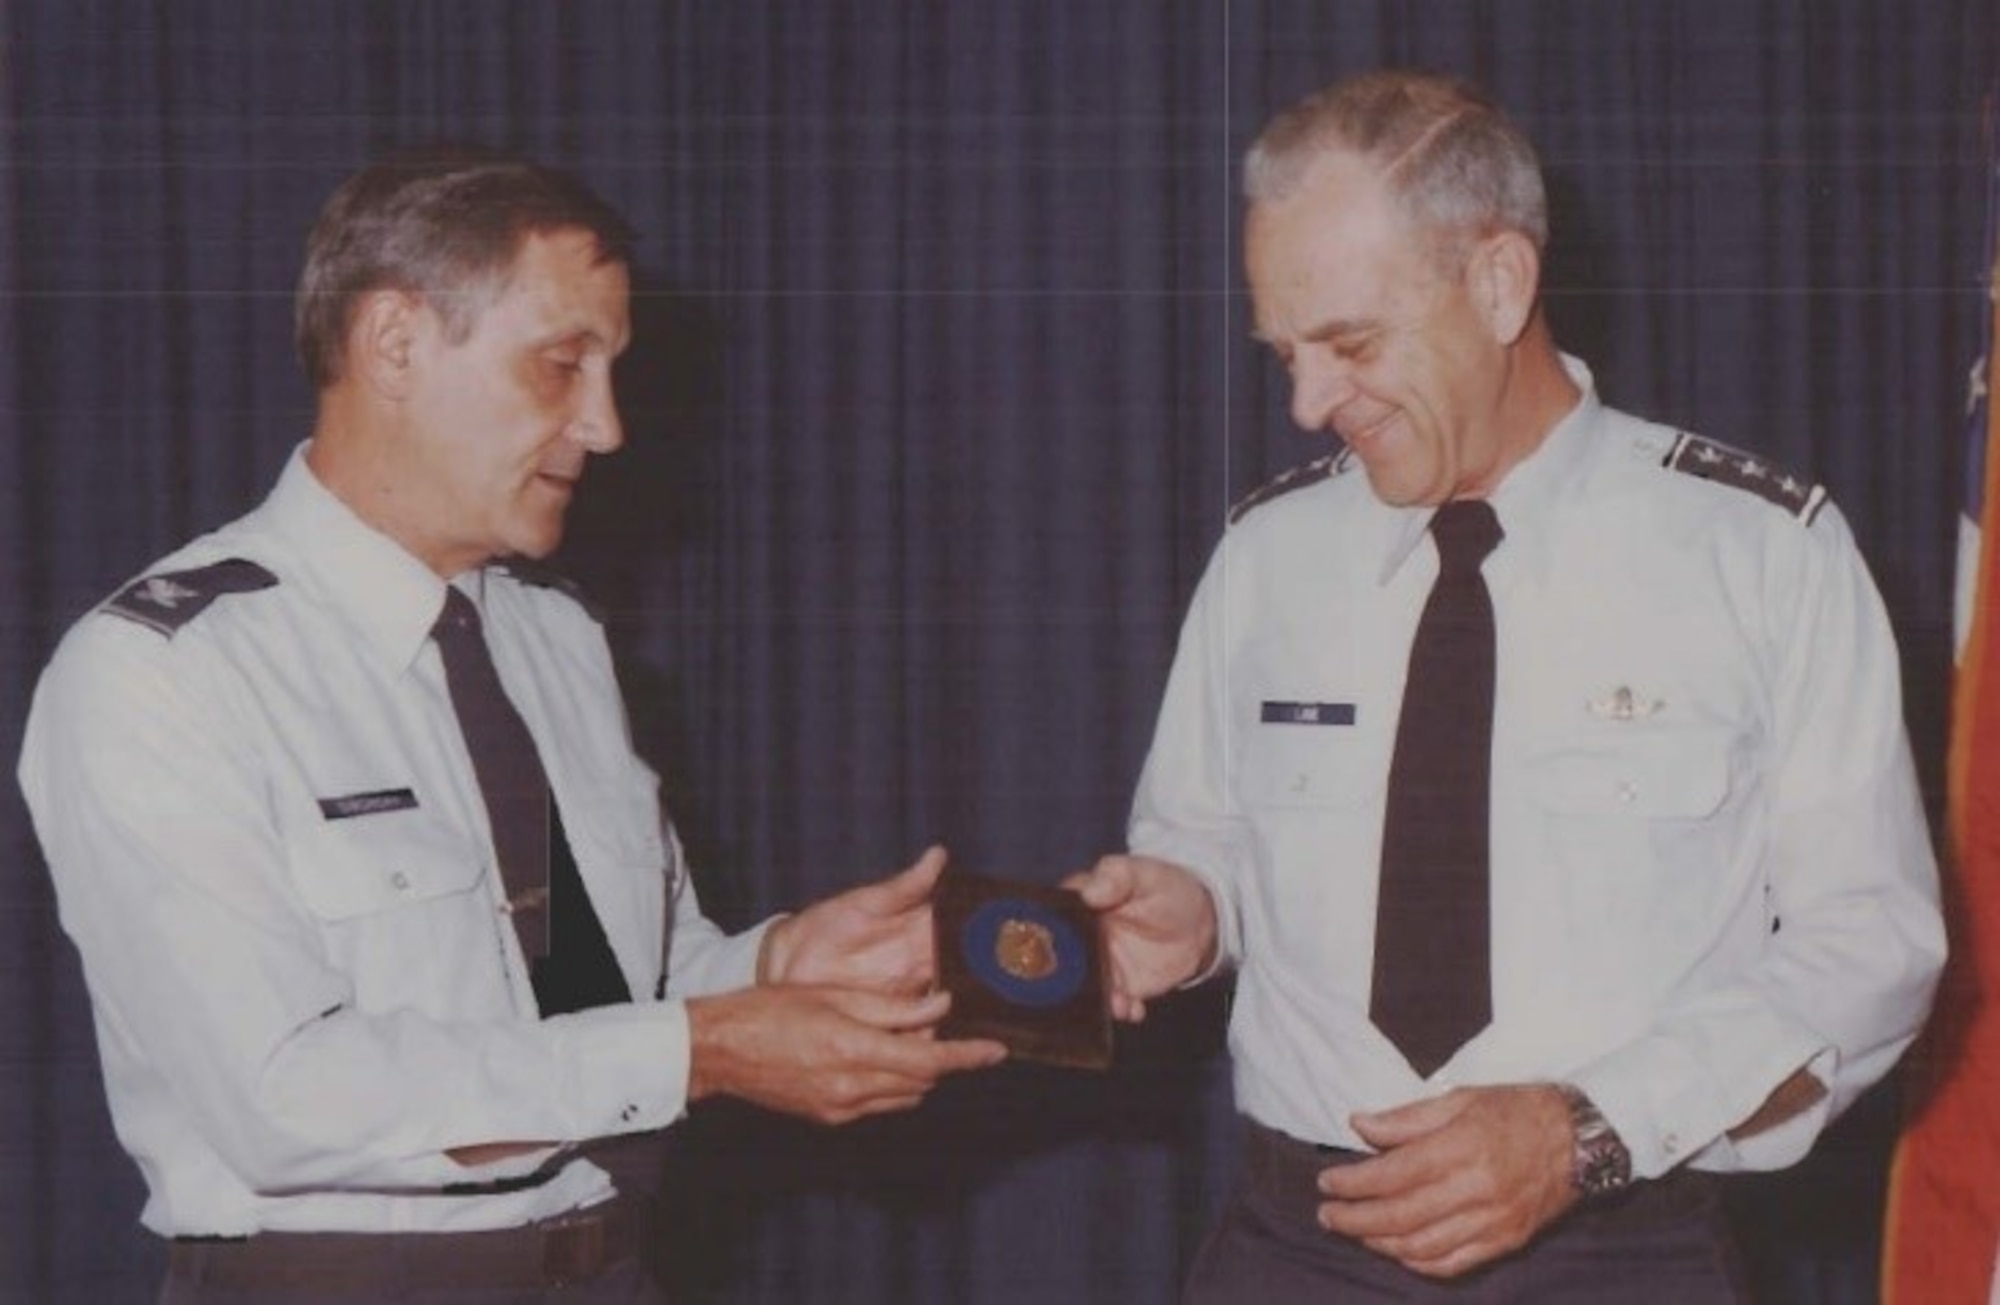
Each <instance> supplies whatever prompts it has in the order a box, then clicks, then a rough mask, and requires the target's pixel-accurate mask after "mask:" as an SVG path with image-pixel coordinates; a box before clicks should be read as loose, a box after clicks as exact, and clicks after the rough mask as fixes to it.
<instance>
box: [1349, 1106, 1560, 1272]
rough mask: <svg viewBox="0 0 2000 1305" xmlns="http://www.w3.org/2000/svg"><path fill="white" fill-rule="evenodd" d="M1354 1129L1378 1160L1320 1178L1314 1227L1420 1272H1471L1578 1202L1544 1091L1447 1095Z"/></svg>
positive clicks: (1554, 1110)
mask: <svg viewBox="0 0 2000 1305" xmlns="http://www.w3.org/2000/svg"><path fill="white" fill-rule="evenodd" d="M1352 1122H1353V1125H1354V1128H1355V1131H1356V1132H1358V1133H1359V1134H1360V1135H1361V1137H1362V1139H1363V1140H1364V1141H1366V1142H1367V1143H1368V1144H1369V1145H1370V1146H1372V1147H1375V1148H1377V1149H1378V1150H1379V1151H1380V1154H1379V1155H1375V1156H1372V1157H1370V1158H1369V1159H1366V1160H1361V1161H1357V1162H1355V1163H1353V1164H1347V1165H1340V1166H1336V1167H1334V1168H1331V1169H1327V1170H1325V1171H1323V1172H1322V1173H1321V1174H1320V1177H1319V1190H1320V1192H1321V1193H1322V1194H1323V1195H1324V1196H1325V1197H1326V1198H1327V1199H1326V1201H1325V1203H1324V1204H1322V1205H1321V1206H1320V1207H1319V1221H1320V1224H1321V1225H1322V1226H1323V1227H1325V1228H1327V1229H1328V1230H1330V1231H1332V1232H1336V1233H1340V1234H1342V1235H1343V1236H1347V1237H1351V1238H1353V1239H1355V1240H1356V1241H1358V1242H1360V1243H1362V1244H1363V1245H1364V1246H1367V1247H1368V1248H1369V1249H1371V1250H1374V1251H1376V1252H1378V1253H1380V1254H1382V1255H1386V1256H1388V1257H1389V1258H1390V1259H1393V1260H1396V1261H1398V1262H1400V1263H1401V1264H1402V1265H1403V1266H1404V1267H1406V1268H1409V1269H1412V1270H1414V1271H1416V1272H1418V1273H1421V1274H1425V1275H1427V1276H1430V1277H1435V1278H1450V1277H1456V1276H1458V1275H1460V1274H1463V1273H1466V1272H1469V1271H1470V1270H1472V1269H1476V1268H1478V1267H1479V1266H1480V1265H1483V1264H1486V1263H1488V1262H1490V1261H1492V1260H1494V1259H1497V1258H1499V1257H1500V1256H1502V1255H1505V1254H1507V1253H1508V1252H1509V1251H1512V1250H1514V1249H1516V1248H1517V1247H1520V1246H1523V1245H1525V1244H1526V1243H1527V1242H1528V1240H1529V1239H1530V1238H1532V1237H1533V1236H1534V1235H1535V1234H1536V1233H1537V1232H1539V1231H1540V1230H1541V1229H1542V1228H1543V1227H1545V1226H1547V1225H1548V1224H1549V1223H1551V1222H1553V1221H1554V1220H1555V1219H1556V1218H1558V1217H1560V1216H1561V1215H1562V1214H1563V1213H1564V1212H1565V1211H1566V1210H1568V1209H1569V1208H1570V1207H1571V1206H1572V1205H1574V1204H1575V1203H1576V1201H1577V1194H1576V1190H1575V1188H1574V1187H1573V1186H1572V1184H1571V1180H1570V1149H1571V1133H1570V1122H1569V1105H1568V1103H1567V1102H1566V1101H1564V1099H1563V1097H1562V1094H1561V1093H1560V1092H1559V1091H1558V1090H1557V1089H1556V1088H1554V1087H1553V1086H1550V1085H1547V1084H1531V1085H1522V1086H1506V1087H1478V1088H1455V1089H1453V1090H1451V1091H1449V1092H1446V1093H1445V1094H1444V1095H1442V1096H1437V1097H1431V1098H1428V1099H1426V1100H1423V1101H1416V1102H1412V1103H1411V1104H1409V1105H1407V1106H1402V1107H1399V1108H1398V1109H1395V1110H1385V1111H1381V1112H1379V1113H1375V1114H1366V1113H1364V1114H1358V1115H1355V1116H1354V1117H1353V1120H1352Z"/></svg>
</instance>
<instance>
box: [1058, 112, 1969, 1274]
mask: <svg viewBox="0 0 2000 1305" xmlns="http://www.w3.org/2000/svg"><path fill="white" fill-rule="evenodd" d="M1245 180H1246V190H1247V192H1248V197H1249V216H1248V220H1247V223H1246V225H1245V242H1246V262H1247V267H1248V273H1249V282H1250V289H1251V295H1252V299H1253V303H1254V308H1255V314H1256V331H1257V334H1258V336H1259V337H1260V338H1261V339H1262V340H1263V341H1264V342H1265V343H1266V344H1268V345H1269V346H1270V348H1271V349H1272V350H1273V351H1274V352H1275V353H1276V354H1277V356H1278V358H1279V359H1280V360H1281V361H1282V362H1283V363H1284V364H1285V366H1286V368H1287V369H1288V370H1289V372H1290V374H1291V379H1292V415H1293V417H1294V418H1295V419H1296V421H1297V422H1298V424H1299V425H1301V426H1302V427H1305V428H1306V429H1308V430H1319V431H1326V432H1328V433H1329V434H1331V435H1334V436H1336V437H1337V438H1338V439H1339V440H1340V441H1341V442H1342V444H1343V446H1344V447H1343V448H1342V449H1341V450H1340V451H1339V452H1337V453H1335V454H1333V455H1331V456H1329V457H1327V458H1326V459H1324V460H1322V461H1321V462H1319V463H1317V464H1315V465H1314V466H1313V467H1312V468H1311V469H1310V470H1308V471H1307V472H1305V473H1304V474H1299V475H1295V476H1292V477H1289V478H1287V479H1285V480H1284V481H1283V482H1281V483H1279V484H1276V485H1273V486H1272V487H1270V488H1269V489H1268V490H1267V491H1266V492H1264V493H1262V494H1259V495H1257V496H1255V498H1254V501H1252V502H1250V503H1248V504H1246V505H1245V507H1244V510H1243V511H1242V512H1241V513H1239V515H1238V518H1237V519H1236V521H1235V523H1234V524H1233V526H1232V527H1231V529H1230V530H1229V532H1228V533H1227V535H1226V536H1225V538H1224V539H1223V541H1222V544H1221V546H1220V547H1219V549H1218V551H1217V553H1216V556H1215V558H1214V560H1213V562H1212V563H1211V565H1210V567H1209V570H1208V573H1207V575H1206V577H1205V578H1204V580H1203V581H1202V584H1201V586H1200V589H1199V591H1198V592H1197V594H1196V596H1195V598H1194V603H1193V608H1192V611H1191V613H1190V615H1189V617H1188V619H1187V624H1186V627H1185V630H1184V632H1183V635H1182V639H1181V646H1180V651H1179V655H1178V658H1177V660H1176V663H1175V666H1174V669H1173V672H1172V676H1171V678H1170V680H1169V683H1168V686H1167V690H1166V698H1165V703H1164V706H1163V707H1162V710H1161V714H1160V721H1159V727H1158V733H1157V735H1156V737H1155V739H1154V743H1153V748H1152V752H1151V754H1150V756H1149V758H1148V760H1147V763H1146V766H1145V770H1144V773H1143V775H1142V777H1141V779H1140V783H1139V789H1138V795H1137V798H1136V801H1135V804H1134V811H1133V816H1132V823H1131V830H1130V849H1131V850H1130V853H1129V854H1128V855H1120V856H1113V857H1108V858H1105V859H1104V860H1103V861H1101V862H1100V863H1099V864H1098V865H1097V866H1096V867H1095V868H1094V869H1093V870H1092V871H1091V872H1090V873H1088V874H1086V875H1084V876H1081V877H1080V878H1079V881H1078V882H1079V886H1080V887H1081V888H1082V889H1083V891H1084V892H1085V894H1086V896H1087V898H1088V899H1089V900H1090V901H1091V902H1092V904H1093V905H1095V906H1096V907H1097V908H1098V909H1099V910H1101V911H1102V912H1104V919H1105V922H1106V926H1107V930H1108V933H1109V936H1110V939H1111V950H1112V958H1113V965H1114V968H1115V970H1116V977H1117V981H1118V989H1119V990H1118V993H1117V996H1116V1002H1117V1005H1118V1009H1119V1012H1120V1014H1121V1015H1123V1016H1124V1017H1125V1018H1128V1019H1133V1018H1140V1017H1142V1016H1143V1014H1144V1009H1145V1003H1146V1001H1147V1000H1149V999H1151V998H1153V997H1155V996H1157V995H1159V994H1161V993H1164V992H1167V991H1169V990H1171V989H1173V988H1175V987H1177V986H1179V985H1182V984H1186V983H1190V982H1194V981H1198V980H1200V979H1202V978H1204V977H1206V976H1207V975H1209V974H1211V973H1213V972H1216V971H1220V970H1223V969H1226V968H1233V969H1234V970H1235V971H1236V975H1237V989H1236V1001H1235V1005H1234V1008H1233V1011H1232V1015H1231V1030H1230V1043H1231V1048H1232V1051H1233V1053H1234V1057H1235V1079H1236V1098H1237V1103H1238V1105H1239V1107H1240V1109H1241V1110H1242V1111H1243V1113H1244V1114H1245V1116H1246V1117H1247V1122H1246V1136H1247V1149H1246V1153H1245V1171H1244V1172H1245V1178H1244V1182H1243V1184H1242V1186H1241V1187H1240V1189H1239V1191H1238V1192H1237V1194H1236V1196H1235V1197H1234V1199H1233V1200H1232V1202H1231V1204H1230V1205H1229V1207H1228V1209H1227V1211H1226V1212H1225V1213H1224V1215H1223V1217H1222V1220H1221V1223H1220V1225H1219V1227H1218V1228H1217V1229H1216V1231H1215V1233H1214V1235H1213V1237H1212V1238H1211V1239H1210V1240H1209V1242H1208V1243H1207V1245H1206V1246H1205V1248H1204V1249H1203V1251H1202V1253H1201V1255H1200V1257H1199V1259H1198V1260H1197V1263H1196V1264H1195V1266H1194V1269H1193V1273H1192V1278H1191V1282H1190V1285H1189V1296H1190V1299H1192V1300H1195V1301H1273V1300H1283V1301H1291V1302H1302V1301H1319V1300H1325V1301H1342V1302H1346V1301H1356V1300H1398V1301H1400V1300H1433V1299H1435V1300H1441V1301H1444V1300H1449V1301H1461V1300H1463V1301H1532V1302H1536V1303H1537V1305H1542V1303H1545V1302H1558V1301H1574V1302H1602V1301H1609V1300H1617V1301H1620V1302H1660V1303H1661V1305H1667V1303H1669V1302H1671V1303H1676V1305H1678V1303H1682V1302H1687V1301H1722V1300H1734V1299H1742V1298H1743V1291H1744V1288H1743V1284H1742V1282H1741V1280H1740V1277H1739V1275H1738V1273H1737V1272H1736V1270H1735V1268H1734V1266H1733V1264H1732V1260H1731V1255H1730V1248H1729V1246H1728V1243H1727V1238H1726V1236H1725V1235H1724V1231H1723V1228H1722V1225H1721V1220H1720V1217H1719V1213H1718V1209H1717V1200H1716V1192H1715V1189H1714V1184H1713V1181H1712V1179H1711V1178H1710V1175H1711V1174H1714V1173H1718V1172H1728V1171H1731V1170H1741V1169H1769V1168H1774V1167H1777V1166H1782V1165H1787V1164H1790V1163H1792V1162H1793V1161H1796V1160H1797V1159H1798V1158H1799V1157H1800V1156H1802V1155H1803V1154H1805V1152H1806V1150H1807V1149H1808V1148H1809V1147H1810V1146H1811V1145H1812V1142H1813V1139H1814V1138H1815V1137H1816V1136H1817V1135H1818V1133H1819V1132H1820V1130H1821V1129H1822V1128H1823V1127H1824V1126H1825V1125H1826V1123H1827V1122H1828V1121H1829V1120H1830V1119H1832V1118H1833V1117H1834V1116H1835V1115H1836V1114H1837V1113H1838V1112H1839V1111H1840V1110H1841V1109H1842V1108H1844V1107H1845V1106H1846V1105H1848V1103H1850V1102H1851V1101H1853V1100H1854V1098H1855V1096H1856V1095H1857V1094H1858V1093H1859V1092H1861V1091H1862V1089H1864V1088H1865V1087H1867V1086H1868V1085H1869V1084H1870V1083H1872V1082H1874V1081H1875V1080H1876V1079H1877V1078H1878V1077H1879V1076H1881V1075H1882V1074H1883V1073H1884V1072H1885V1071H1886V1070H1887V1069H1888V1068H1889V1067H1890V1065H1891V1064H1892V1063H1893V1062H1894V1061H1895V1059H1896V1057H1897V1055H1898V1054H1899V1053H1900V1052H1901V1051H1902V1049H1903V1048H1904V1046H1905V1045H1906V1044H1907V1043H1908V1041H1909V1040H1910V1038H1911V1037H1912V1035H1913V1034H1914V1033H1915V1031H1916V1029H1917V1027H1918V1025H1919V1024H1920V1023H1921V1022H1922V1020H1923V1017H1924V1015H1925V1012H1926V1009H1927V1006H1928V1003H1929V1000H1930V995H1931V991H1932V986H1933V984H1934V982H1935V977H1936V973H1937V969H1938V966H1939V963H1940V959H1941V957H1942V954H1943V950H1944V941H1943V932H1942V929H1941V927H1940V921H1939V915H1938V909H1937V888H1936V869H1935V866H1934V863H1933V859H1932V853H1931V848H1930V842H1929V839H1928V836H1927V833H1926V830H1925V824H1924V817H1923V813H1922V808H1921V804H1920V802H1919V797H1918V792H1917V788H1916V784H1915V780H1914V776H1913V768H1912V765H1911V760H1910V755H1909V748H1908V743H1907V740H1906V736H1905V731H1904V725H1903V719H1902V709H1901V702H1900V697H1899V682H1898V673H1897V658H1896V649H1895V645H1894V643H1893V640H1892V637H1891V634H1890V630H1889V626H1888V623H1887V621H1886V620H1885V619H1884V614H1883V610H1882V605H1881V602H1880V599H1879V597H1878V595H1877V593H1876V591H1875V588H1874V586H1873V584H1872V583H1871V581H1870V579H1869V576H1868V573H1867V570H1866V568H1865V566H1864V565H1863V563H1862V560H1861V558H1860V557H1859V556H1858V554H1857V553H1856V550H1855V545H1854V541H1853V538H1852V537H1851V535H1850V534H1849V532H1848V529H1847V526H1846V524H1845V523H1844V522H1843V521H1842V520H1841V518H1840V515H1839V513H1838V512H1837V511H1836V510H1835V509H1834V508H1833V507H1832V506H1831V505H1830V504H1828V503H1827V502H1826V500H1825V496H1824V495H1823V494H1822V493H1821V492H1820V491H1819V490H1818V489H1816V488H1813V487H1812V486H1810V485H1808V484H1807V483H1805V482H1803V481H1802V480H1800V479H1798V478H1796V477H1793V476H1790V475H1788V474H1786V473H1785V472H1783V471H1781V470H1780V469H1777V468H1775V467H1772V466H1770V465H1768V464H1767V463H1765V462H1763V461H1762V460H1761V459H1758V458H1755V457H1751V456H1749V455H1747V454H1744V453H1741V452H1737V451H1735V450H1732V449H1729V448H1726V447H1724V446H1722V445H1719V444H1716V443H1712V442H1710V441H1707V440H1703V439H1700V438H1697V437H1695V436H1691V435H1687V434H1683V433H1679V432H1676V431H1673V430H1671V429H1668V428H1665V427H1661V426H1656V425H1652V424H1649V423H1647V422H1644V421H1641V420H1638V419H1636V418H1634V417H1630V416H1627V415H1625V414H1623V413H1620V412H1616V411H1614V410H1613V409H1611V408H1609V407H1607V406H1605V405H1604V404H1603V403H1602V402H1600V400H1599V399H1598V397H1597V395H1596V392H1595V390H1594V389H1593V386H1592V383H1591V377H1590V373H1589V371H1588V370H1587V369H1586V368H1585V367H1584V365H1583V364H1582V363H1581V362H1580V361H1578V360H1577V359H1575V358H1571V357H1568V356H1566V355H1563V354H1561V353H1559V352H1558V350H1557V348H1556V345H1555V343H1554V342H1553V340H1552V338H1551V335H1550V332H1549V329H1548V325H1547V322H1546V319H1545V317H1544V315H1543V311H1542V307H1541V304H1540V302H1539V278H1540V271H1541V258H1542V251H1543V245H1544V241H1545V239H1546V232H1547V217H1546V211H1545V206H1544V198H1543V187H1542V178H1541V173H1540V168H1539V164H1538V162H1537V160H1536V158H1535V154H1534V151H1533V149H1532V147H1531V146H1530V145H1529V143H1528V142H1527V140H1526V139H1525V138H1524V137H1523V136H1522V134H1521V133H1520V132H1519V131H1518V130H1517V129H1516V128H1515V127H1514V126H1513V125H1512V124H1511V123H1510V122H1508V120H1507V119H1506V118H1505V117H1504V116H1503V115H1502V114H1501V113H1500V112H1499V110H1498V109H1497V108H1495V107H1494V106H1493V105H1492V104H1491V103H1490V102H1489V101H1487V100H1486V99H1485V98H1484V97H1483V96H1482V95H1480V94H1479V93H1478V92H1476V91H1474V90H1472V89H1471V88H1469V87H1466V86H1464V85H1462V84H1459V83H1456V82H1453V81H1450V80H1447V79H1442V78H1437V77H1430V76H1422V75H1414V74H1404V73H1380V74H1372V75H1368V76H1364V77H1361V78H1358V79H1355V80H1353V81H1350V82H1347V83H1344V84H1342V85H1339V86H1336V87H1334V88H1332V89H1330V90H1328V91H1325V92H1323V93H1321V94H1319V95H1316V96H1313V97H1311V98H1309V99H1308V100H1306V101H1304V102H1303V103H1301V104H1300V105H1298V106H1297V107H1295V108H1293V109H1291V110H1290V111H1288V112H1286V113H1284V114H1282V115H1280V116H1279V117H1278V118H1277V119H1275V120H1274V121H1273V122H1272V123H1271V124H1270V125H1269V126H1268V127H1267V128H1266V130H1265V131H1264V133H1263V135H1262V136H1261V137H1260V139H1259V140H1258V141H1257V143H1256V145H1255V146H1254V148H1253V149H1252V151H1251V153H1250V155H1249V158H1248V160H1247V164H1246V168H1245Z"/></svg>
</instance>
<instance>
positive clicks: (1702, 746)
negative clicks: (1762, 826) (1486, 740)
mask: <svg viewBox="0 0 2000 1305" xmlns="http://www.w3.org/2000/svg"><path fill="white" fill-rule="evenodd" d="M1729 758H1730V743H1729V738H1728V736H1727V734H1725V733H1724V732H1723V731H1721V730H1709V729H1666V730H1662V729H1644V730H1637V729H1631V728H1629V727H1619V728H1618V732H1617V733H1616V734H1613V733H1612V732H1611V730H1610V729H1609V728H1607V729H1606V730H1605V731H1604V732H1602V733H1594V734H1584V735H1579V736H1577V737H1574V738H1568V739H1563V740H1560V741H1558V742H1557V743H1555V744H1554V745H1552V746H1550V747H1547V748H1545V749H1544V750H1542V751H1541V752H1539V753H1537V754H1536V755H1534V756H1533V757H1531V758H1530V759H1529V762H1528V767H1527V772H1528V787H1529V792H1530V793H1531V794H1532V796H1533V798H1534V801H1535V803H1536V804H1537V805H1538V806H1539V807H1541V808H1542V809H1543V810H1544V811H1547V812H1549V813H1550V814H1552V815H1556V816H1561V817H1574V818H1578V819H1584V820H1590V819H1607V820H1610V819H1615V820H1622V821H1648V820H1700V819H1703V818H1705V817H1707V816H1711V815H1713V814H1714V813H1715V812H1716V811H1717V810H1719V809H1720V808H1721V806H1722V804H1723V802H1724V800H1725V799H1727V798H1728V796H1729V789H1730V764H1729Z"/></svg>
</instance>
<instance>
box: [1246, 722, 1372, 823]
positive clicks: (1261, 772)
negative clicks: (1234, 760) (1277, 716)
mask: <svg viewBox="0 0 2000 1305" xmlns="http://www.w3.org/2000/svg"><path fill="white" fill-rule="evenodd" d="M1249 728H1250V730H1251V731H1252V733H1251V735H1250V741H1249V743H1248V745H1247V746H1246V747H1245V749H1244V753H1243V770H1242V774H1241V776H1240V779H1239V783H1240V785H1241V792H1242V794H1243V801H1244V803H1245V804H1246V805H1248V806H1250V807H1254V808H1306V809H1313V808H1322V809H1323V808H1335V807H1350V806H1353V805H1355V804H1356V803H1359V802H1361V801H1363V800H1365V799H1367V798H1368V797H1370V796H1371V795H1372V794H1373V793H1374V792H1375V791H1376V790H1377V789H1378V788H1379V787H1380V786H1381V785H1382V783H1383V782H1384V778H1383V776H1384V771H1385V769H1386V761H1385V759H1384V757H1383V755H1382V751H1381V748H1380V747H1379V746H1378V745H1377V742H1376V740H1375V739H1374V737H1373V735H1372V734H1371V733H1370V732H1369V731H1367V730H1365V729H1364V728H1363V727H1361V726H1359V725H1293V724H1271V723H1259V724H1255V725H1252V726H1250V727H1249Z"/></svg>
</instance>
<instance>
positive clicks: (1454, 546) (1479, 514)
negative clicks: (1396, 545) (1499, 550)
mask: <svg viewBox="0 0 2000 1305" xmlns="http://www.w3.org/2000/svg"><path fill="white" fill-rule="evenodd" d="M1504 533H1505V532H1504V531H1502V530H1501V529H1500V519H1499V518H1498V517H1496V516H1494V515H1493V505H1492V504H1491V503H1488V502H1487V501H1486V500H1485V499H1483V498H1455V499H1453V500H1452V501H1451V502H1449V503H1447V504H1445V505H1444V506H1443V507H1441V508H1439V509H1438V510H1437V514H1436V515H1435V516H1433V517H1432V518H1431V538H1433V539H1435V540H1436V541H1437V548H1438V558H1439V561H1440V563H1441V564H1442V566H1443V569H1444V570H1446V571H1449V572H1452V573H1454V574H1460V573H1463V572H1466V571H1472V570H1477V569H1478V567H1479V564H1480V563H1481V562H1483V561H1485V560H1486V555H1487V554H1488V553H1490V552H1492V551H1493V550H1494V548H1495V547H1496V546H1498V545H1499V543H1500V538H1501V536H1502V535H1503V534H1504Z"/></svg>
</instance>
